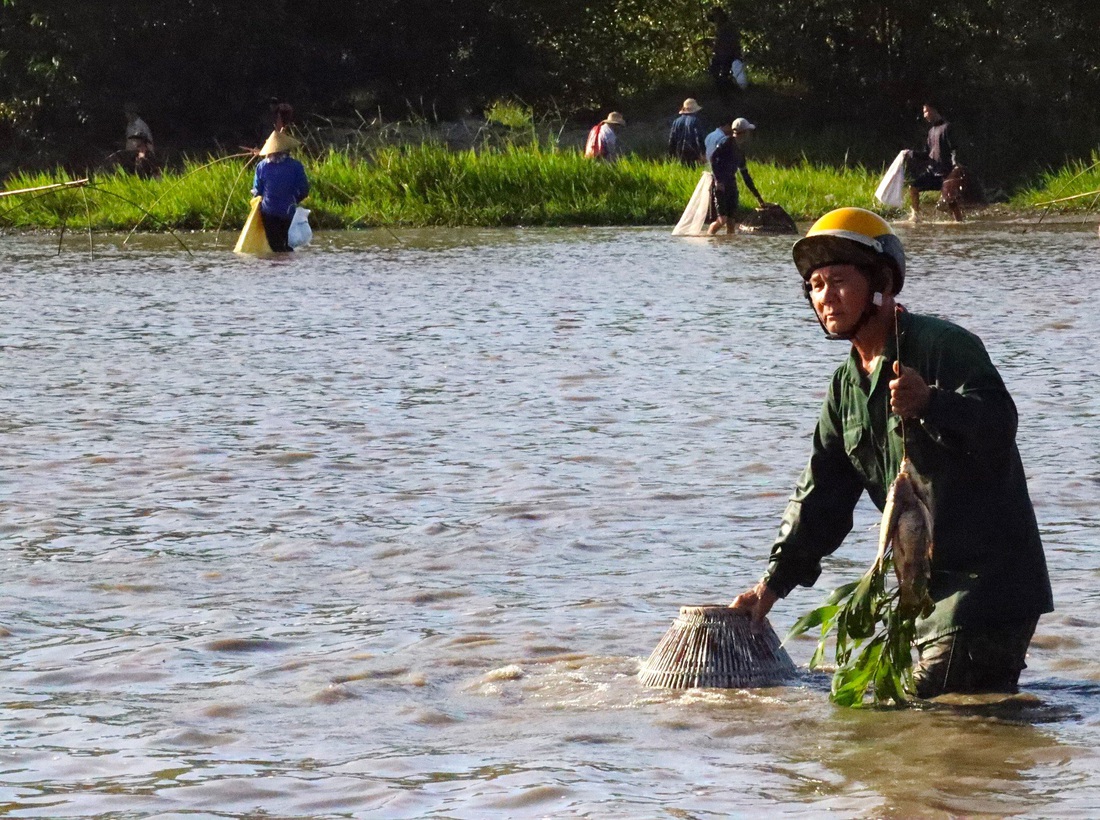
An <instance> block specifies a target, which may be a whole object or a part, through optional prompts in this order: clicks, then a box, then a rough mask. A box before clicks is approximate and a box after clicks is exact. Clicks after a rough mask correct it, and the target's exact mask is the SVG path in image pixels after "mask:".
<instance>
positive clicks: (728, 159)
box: [705, 117, 768, 236]
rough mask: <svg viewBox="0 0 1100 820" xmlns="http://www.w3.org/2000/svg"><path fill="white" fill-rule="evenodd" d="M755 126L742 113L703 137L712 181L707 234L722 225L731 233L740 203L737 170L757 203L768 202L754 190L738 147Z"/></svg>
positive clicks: (735, 223) (750, 176) (763, 204)
mask: <svg viewBox="0 0 1100 820" xmlns="http://www.w3.org/2000/svg"><path fill="white" fill-rule="evenodd" d="M755 130H756V126H755V125H753V124H752V123H751V122H749V121H748V120H746V119H745V118H744V117H738V118H737V119H735V120H734V121H733V122H732V123H731V124H729V125H725V124H723V125H720V126H718V127H717V128H716V129H714V130H713V131H712V132H711V133H710V134H708V135H707V138H706V143H705V144H706V152H707V162H708V163H709V164H710V171H711V173H712V174H713V175H714V183H713V185H712V187H711V198H712V200H713V208H714V214H715V218H714V221H713V222H712V223H711V225H710V228H708V229H707V234H708V235H710V236H714V235H715V234H716V233H718V231H720V230H721V229H722V226H723V225H724V226H725V228H726V232H727V233H733V231H734V228H736V227H737V208H738V206H739V205H740V193H739V192H738V190H737V172H738V171H740V172H741V179H743V180H744V181H745V187H746V188H748V189H749V191H750V192H751V193H752V195H753V196H754V197H756V199H757V201H758V202H759V203H760V207H761V208H763V207H765V206H767V204H768V203H766V202H765V201H764V198H763V197H762V196H760V192H759V191H757V190H756V185H755V184H754V183H753V181H752V175H751V174H750V173H749V167H748V163H747V162H746V161H745V154H744V152H743V151H742V147H743V146H744V145H745V143H746V142H747V141H748V138H749V135H750V134H751V133H752V132H753V131H755Z"/></svg>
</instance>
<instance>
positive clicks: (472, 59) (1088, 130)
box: [0, 0, 1100, 153]
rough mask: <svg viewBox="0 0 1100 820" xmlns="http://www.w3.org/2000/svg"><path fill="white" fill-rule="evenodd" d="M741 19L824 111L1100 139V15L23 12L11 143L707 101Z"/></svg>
mask: <svg viewBox="0 0 1100 820" xmlns="http://www.w3.org/2000/svg"><path fill="white" fill-rule="evenodd" d="M720 3H723V4H724V5H725V6H726V8H727V9H728V10H729V11H730V12H731V14H732V17H733V18H734V20H735V21H736V22H737V23H738V24H739V25H740V26H741V28H742V31H743V34H744V41H745V45H746V52H747V61H748V63H749V65H750V69H751V70H752V71H753V72H754V76H756V77H758V78H760V77H763V76H766V77H770V78H772V80H774V81H776V82H779V83H781V84H782V86H783V87H784V88H787V89H790V90H791V93H793V94H795V95H797V97H798V100H799V101H800V104H801V105H802V107H803V108H804V110H805V112H806V114H807V116H809V115H810V114H812V115H813V116H816V117H827V118H833V119H840V120H844V119H847V120H849V121H853V122H885V121H896V122H905V123H908V124H910V125H912V126H915V125H916V119H915V115H914V113H913V110H914V106H918V107H919V104H920V102H921V101H923V99H924V98H926V97H929V96H932V97H934V98H936V99H937V100H939V101H940V103H941V106H940V107H941V109H944V110H945V113H949V114H952V115H953V118H954V119H955V120H956V121H957V122H958V121H963V122H965V123H966V127H965V128H964V129H963V130H964V131H969V132H970V133H971V135H972V137H973V138H974V140H975V141H977V140H979V139H981V140H993V141H994V143H996V141H997V140H998V139H999V140H1001V141H1002V142H1003V143H1004V144H1005V145H1008V144H1009V143H1010V141H1011V140H1010V137H1009V135H1013V137H1014V138H1015V142H1012V144H1013V145H1017V146H1018V144H1019V142H1020V140H1021V139H1022V140H1023V141H1024V143H1026V144H1025V145H1024V146H1023V150H1028V151H1031V150H1034V151H1042V150H1046V152H1047V153H1049V152H1050V148H1049V146H1044V145H1043V140H1044V139H1045V140H1046V141H1047V142H1049V141H1050V137H1049V133H1047V134H1046V136H1043V135H1042V134H1034V133H1033V134H1032V135H1030V136H1029V135H1027V134H1024V135H1022V136H1021V134H1020V131H1019V129H1016V130H1014V129H1013V128H1012V126H1013V125H1014V124H1015V123H1016V122H1018V121H1021V120H1025V121H1031V122H1040V123H1043V124H1044V125H1045V126H1047V127H1048V129H1049V130H1052V131H1055V132H1057V133H1059V135H1060V139H1061V136H1062V135H1066V139H1065V140H1063V141H1066V142H1068V143H1071V144H1072V147H1073V148H1074V149H1075V150H1080V149H1081V148H1082V147H1083V146H1084V145H1085V144H1086V143H1087V142H1088V141H1089V140H1091V139H1092V138H1093V137H1094V134H1093V130H1092V126H1091V123H1092V122H1093V121H1096V119H1097V117H1096V114H1097V113H1098V112H1097V106H1098V105H1100V102H1098V101H1100V71H1098V70H1097V69H1098V68H1100V38H1097V37H1096V36H1095V32H1096V31H1097V30H1098V25H1100V4H1098V3H1096V2H1094V0H997V2H993V0H925V2H922V3H913V2H910V0H880V2H878V3H874V4H860V3H851V2H841V0H774V2H769V3H759V2H756V0H600V1H599V2H597V1H596V0H509V2H504V0H325V2H319V3H302V2H298V3H290V2H288V1H287V0H263V2H260V0H233V2H228V0H176V1H175V2H172V3H165V2H161V0H111V2H107V3H99V2H97V3H80V2H73V0H3V5H2V6H0V140H3V139H5V138H6V139H7V140H8V142H9V144H10V143H11V141H12V140H15V139H16V138H18V137H20V136H34V137H35V138H36V140H37V141H38V143H40V142H41V139H42V138H43V137H46V138H48V137H50V136H51V135H57V136H59V138H60V137H64V139H67V140H68V141H70V142H71V141H72V135H73V134H74V133H79V134H82V135H84V136H85V137H86V138H88V139H91V140H102V139H104V138H106V137H108V136H110V135H111V134H117V131H118V130H119V128H120V127H121V124H120V120H121V117H122V113H121V112H122V109H123V107H124V105H125V103H126V102H134V103H136V104H137V105H138V106H140V108H141V110H142V113H143V114H144V115H145V116H146V117H147V119H149V120H150V122H151V123H154V124H156V125H159V130H161V131H162V132H163V131H164V130H166V129H167V130H169V131H170V132H171V133H172V134H174V135H176V138H177V139H178V140H180V141H187V140H193V139H195V138H198V137H200V136H201V135H205V136H206V137H207V138H210V137H211V135H215V136H216V138H217V139H218V140H221V141H224V142H227V143H230V144H232V141H234V140H243V139H251V140H255V139H256V138H257V137H258V136H260V135H261V134H260V132H261V131H262V127H263V123H264V122H267V119H266V100H267V98H268V97H269V96H272V95H275V96H280V97H282V98H285V99H288V100H290V101H292V102H293V103H294V104H295V107H296V108H297V109H298V110H299V111H300V112H303V113H313V114H316V115H319V116H324V117H330V118H331V117H339V116H342V115H350V116H353V115H354V112H356V111H358V112H360V113H364V114H374V113H376V112H377V111H379V110H381V111H382V112H383V113H384V114H385V115H386V116H388V117H399V116H404V115H407V114H408V113H409V111H410V109H411V110H413V111H417V112H421V113H423V114H425V115H428V116H433V115H435V116H439V117H443V118H449V117H454V116H456V115H460V114H462V113H464V112H466V111H478V110H480V109H481V107H482V106H483V105H485V104H487V103H488V102H490V101H491V100H493V99H497V98H501V97H505V96H508V97H518V98H520V99H523V100H525V101H527V102H528V103H533V104H536V105H538V104H540V103H541V104H545V103H547V102H549V101H554V102H555V103H557V104H558V105H559V106H560V107H562V108H564V109H566V110H568V109H570V108H585V107H600V108H602V107H604V106H607V105H610V104H615V103H617V102H618V101H620V100H621V99H623V98H624V97H625V96H628V95H630V94H633V93H636V92H639V91H645V90H647V89H652V88H655V87H660V86H670V85H674V84H677V83H683V84H684V85H688V84H687V83H686V82H685V81H686V80H687V79H688V78H692V80H693V82H694V83H695V85H696V87H697V85H698V79H699V77H700V75H701V74H702V72H703V71H704V70H705V67H706V63H707V59H708V56H709V52H708V40H709V37H710V36H711V33H712V29H711V27H710V25H709V24H708V23H707V22H706V12H707V10H708V9H709V8H711V7H712V6H714V5H718V4H720ZM688 88H691V86H690V85H688ZM685 90H687V89H685ZM685 96H686V94H685ZM1082 123H1087V124H1088V126H1087V127H1085V126H1083V125H1082ZM157 130H158V128H154V131H157ZM1032 130H1033V131H1035V130H1037V129H1032ZM1028 140H1031V141H1032V142H1031V143H1028ZM28 144H30V143H28V142H24V143H23V145H24V146H26V145H28ZM36 144H37V143H36Z"/></svg>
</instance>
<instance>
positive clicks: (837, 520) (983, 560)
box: [732, 208, 1053, 698]
mask: <svg viewBox="0 0 1100 820" xmlns="http://www.w3.org/2000/svg"><path fill="white" fill-rule="evenodd" d="M794 261H795V266H796V267H797V268H798V272H799V273H800V274H801V275H802V279H803V286H804V290H805V294H806V297H807V299H808V300H809V302H810V305H811V306H812V308H813V310H814V312H815V314H816V316H817V320H818V322H819V323H820V324H821V327H822V328H823V329H824V331H825V334H826V336H827V337H828V338H829V339H838V340H843V341H845V342H848V343H849V344H850V351H849V355H848V357H847V359H846V360H845V361H844V363H843V364H841V366H840V367H839V368H837V370H836V372H835V373H834V374H833V377H832V380H831V381H830V383H829V389H828V394H827V397H826V399H825V403H824V406H823V408H822V411H821V415H820V418H819V419H818V422H817V429H816V431H815V432H814V437H813V448H812V453H811V456H810V460H809V464H808V465H807V466H806V468H805V470H803V472H802V475H801V477H800V479H799V481H798V484H797V486H796V489H795V492H794V495H793V496H792V497H791V500H790V502H789V503H788V505H787V509H786V512H785V513H784V515H783V521H782V524H781V526H780V528H779V535H778V538H777V539H776V541H775V544H774V545H773V546H772V550H771V560H770V562H769V564H768V567H767V571H766V572H765V573H764V576H763V578H762V579H761V581H760V582H759V583H757V584H756V585H755V586H754V587H753V588H752V589H751V590H748V591H747V592H744V593H742V594H741V595H739V596H738V597H737V598H736V600H734V602H733V604H732V606H733V607H735V608H739V609H747V610H750V611H751V612H752V614H753V616H754V617H756V618H758V619H759V618H763V617H764V616H765V615H766V614H767V613H768V611H769V610H770V609H771V607H772V605H773V604H774V603H775V601H776V600H777V599H778V598H783V597H786V595H787V594H788V593H789V592H791V590H793V589H794V588H795V587H796V586H799V585H801V586H812V585H813V584H814V582H815V581H816V580H817V578H818V575H819V574H820V572H821V559H822V558H824V557H825V556H827V555H830V554H831V553H832V552H834V551H835V550H836V549H837V548H838V547H839V546H840V544H841V542H842V541H843V540H844V538H845V536H846V535H847V534H848V532H849V531H850V530H851V528H852V511H853V508H854V507H855V505H856V501H857V500H858V499H859V497H860V495H861V494H862V493H863V492H864V491H866V492H867V494H868V495H869V496H870V498H871V500H872V501H873V502H874V503H875V505H876V506H877V507H878V508H879V509H880V510H881V509H883V507H884V505H885V502H886V493H887V489H888V487H889V486H890V484H891V483H892V482H893V479H894V477H895V476H896V475H897V473H898V469H899V466H900V463H901V459H902V453H903V446H904V453H905V455H906V456H907V457H908V458H909V460H910V461H911V462H912V464H913V467H914V469H915V471H916V472H917V473H918V474H919V476H920V477H921V478H922V480H923V482H925V483H926V485H927V486H928V488H929V491H930V494H931V502H932V503H931V509H932V541H933V544H934V546H933V549H932V555H931V578H930V589H929V591H930V593H931V597H932V600H933V601H934V603H935V607H934V608H933V609H932V611H931V614H929V615H927V616H925V617H920V618H918V619H917V622H916V626H917V638H916V644H917V649H918V652H919V660H918V663H917V665H916V668H915V669H914V675H913V678H914V686H915V692H914V693H913V694H915V695H916V696H917V697H920V698H929V697H934V696H936V695H940V694H943V693H947V692H1006V693H1014V692H1016V687H1017V681H1018V679H1019V676H1020V671H1021V670H1022V669H1024V667H1025V664H1024V656H1025V653H1026V650H1027V647H1028V644H1029V642H1030V641H1031V636H1032V634H1033V632H1034V630H1035V625H1036V623H1037V621H1038V619H1039V616H1040V615H1042V614H1043V613H1046V612H1050V611H1051V610H1052V609H1053V601H1052V597H1051V589H1050V581H1049V579H1048V577H1047V570H1046V560H1045V558H1044V555H1043V547H1042V544H1041V542H1040V540H1039V528H1038V525H1037V524H1036V521H1035V513H1034V511H1033V509H1032V506H1031V500H1030V498H1029V496H1028V490H1027V482H1026V480H1025V478H1024V469H1023V465H1022V463H1021V461H1020V453H1019V451H1018V450H1017V448H1016V423H1017V416H1016V406H1015V404H1014V403H1013V401H1012V398H1011V396H1009V394H1008V391H1007V390H1006V389H1005V385H1004V382H1002V380H1001V377H1000V374H998V372H997V369H996V368H995V367H994V366H993V364H992V362H991V361H990V359H989V355H988V354H987V353H986V350H985V347H984V346H983V345H982V342H981V340H980V339H978V337H977V336H975V335H973V334H972V333H969V332H968V331H966V330H964V329H963V328H961V327H959V326H958V325H954V324H952V323H950V322H947V321H944V320H942V319H936V318H932V317H930V316H922V315H918V314H915V313H909V312H908V311H906V310H904V309H903V308H901V307H900V306H899V305H897V304H896V302H895V301H894V299H895V296H896V295H897V294H898V292H899V291H901V288H902V285H903V284H904V282H905V255H904V252H903V250H902V246H901V242H900V241H899V240H898V238H897V237H896V236H895V235H894V234H893V232H892V231H891V230H890V227H889V225H887V223H886V222H885V221H884V220H883V219H882V218H880V217H879V216H877V215H876V214H873V213H871V212H870V211H864V210H862V209H860V208H841V209H839V210H835V211H831V212H830V213H828V214H826V215H825V216H823V217H821V219H819V220H818V221H817V222H816V223H815V224H814V225H813V227H812V228H810V230H809V232H808V233H807V235H806V237H804V238H803V239H801V240H799V241H798V242H797V243H795V246H794ZM903 430H904V433H905V442H904V445H903V441H902V431H903Z"/></svg>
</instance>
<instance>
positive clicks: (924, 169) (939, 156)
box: [909, 104, 962, 222]
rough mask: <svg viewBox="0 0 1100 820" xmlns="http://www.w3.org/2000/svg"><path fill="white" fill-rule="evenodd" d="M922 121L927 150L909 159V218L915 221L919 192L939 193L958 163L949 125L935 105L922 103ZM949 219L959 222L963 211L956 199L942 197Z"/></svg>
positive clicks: (917, 218) (918, 208)
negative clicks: (949, 214)
mask: <svg viewBox="0 0 1100 820" xmlns="http://www.w3.org/2000/svg"><path fill="white" fill-rule="evenodd" d="M921 114H922V115H923V117H924V121H925V122H927V123H928V125H929V128H928V140H927V150H926V151H914V152H912V153H911V154H910V156H909V204H910V205H911V209H910V211H909V218H910V219H911V220H912V221H913V222H916V221H917V220H919V219H920V195H921V191H936V192H937V193H940V192H942V190H943V183H944V180H946V179H947V177H948V175H949V174H950V173H951V171H952V169H953V168H955V167H956V166H957V165H958V164H959V163H958V156H957V149H956V147H955V141H954V140H953V139H952V133H951V123H949V122H947V120H945V119H944V118H943V117H942V116H940V112H939V111H937V110H936V108H935V106H933V105H931V104H925V106H924V107H923V108H922V109H921ZM943 199H944V202H946V204H947V207H948V209H949V210H950V211H951V217H952V218H953V219H954V220H955V221H956V222H961V221H962V208H961V207H960V206H959V202H958V197H957V196H944V197H943Z"/></svg>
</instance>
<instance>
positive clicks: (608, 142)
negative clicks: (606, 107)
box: [584, 111, 626, 162]
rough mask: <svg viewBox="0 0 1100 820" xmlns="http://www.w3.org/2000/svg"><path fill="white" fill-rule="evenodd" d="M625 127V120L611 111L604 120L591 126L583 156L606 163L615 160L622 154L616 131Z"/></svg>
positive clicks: (616, 112) (617, 113)
mask: <svg viewBox="0 0 1100 820" xmlns="http://www.w3.org/2000/svg"><path fill="white" fill-rule="evenodd" d="M624 126H626V120H625V119H623V115H622V114H620V113H619V112H618V111H612V112H611V113H610V114H608V115H607V116H606V117H605V118H604V119H602V120H600V121H599V122H598V123H596V124H595V125H593V126H592V128H591V129H590V130H589V132H588V140H587V141H586V142H585V145H584V155H585V156H586V157H587V158H588V159H603V160H607V161H608V162H614V161H615V160H617V159H618V158H619V156H620V154H621V152H622V149H621V148H620V147H619V136H618V130H619V129H620V128H623V127H624Z"/></svg>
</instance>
